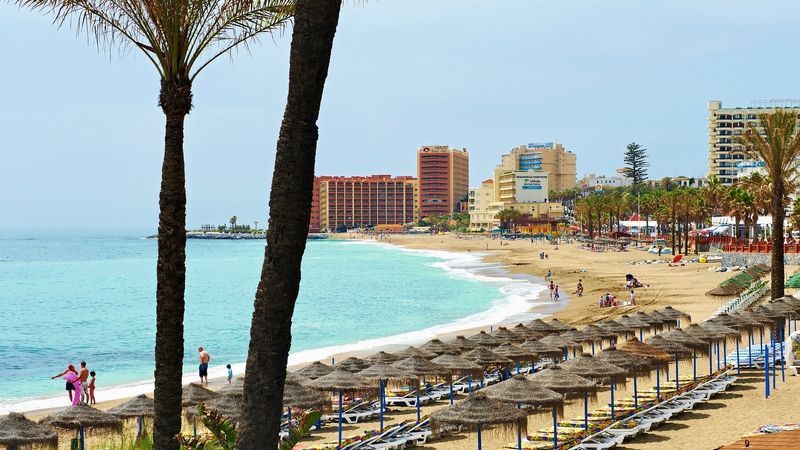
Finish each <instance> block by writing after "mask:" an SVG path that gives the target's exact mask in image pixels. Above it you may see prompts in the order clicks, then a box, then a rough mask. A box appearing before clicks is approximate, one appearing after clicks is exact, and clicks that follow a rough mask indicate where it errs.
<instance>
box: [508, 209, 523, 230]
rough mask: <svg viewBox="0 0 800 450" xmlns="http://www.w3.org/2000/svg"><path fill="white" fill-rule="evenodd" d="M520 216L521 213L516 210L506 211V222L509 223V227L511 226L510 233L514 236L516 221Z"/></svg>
mask: <svg viewBox="0 0 800 450" xmlns="http://www.w3.org/2000/svg"><path fill="white" fill-rule="evenodd" d="M521 215H522V213H521V212H519V210H518V209H511V210H509V211H508V220H509V222H511V225H512V226H513V230H512V231H513V232H514V234H516V233H517V221H518V220H519V216H521Z"/></svg>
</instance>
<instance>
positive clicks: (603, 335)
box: [580, 324, 617, 342]
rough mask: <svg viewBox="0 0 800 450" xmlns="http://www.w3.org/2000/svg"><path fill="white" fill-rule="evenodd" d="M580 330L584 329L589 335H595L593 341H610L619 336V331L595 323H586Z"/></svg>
mask: <svg viewBox="0 0 800 450" xmlns="http://www.w3.org/2000/svg"><path fill="white" fill-rule="evenodd" d="M580 331H583V332H584V333H586V334H588V335H589V336H594V338H595V339H594V341H592V342H602V341H610V340H614V339H616V338H617V333H615V332H613V331H611V330H608V329H605V328H601V327H598V326H597V325H595V324H591V325H586V326H585V327H583V328H582V329H581V330H580Z"/></svg>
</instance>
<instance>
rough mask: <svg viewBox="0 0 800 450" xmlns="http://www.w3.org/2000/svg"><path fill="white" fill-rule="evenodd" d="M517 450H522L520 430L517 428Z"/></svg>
mask: <svg viewBox="0 0 800 450" xmlns="http://www.w3.org/2000/svg"><path fill="white" fill-rule="evenodd" d="M517 409H519V403H517ZM517 450H522V430H520V429H519V427H517Z"/></svg>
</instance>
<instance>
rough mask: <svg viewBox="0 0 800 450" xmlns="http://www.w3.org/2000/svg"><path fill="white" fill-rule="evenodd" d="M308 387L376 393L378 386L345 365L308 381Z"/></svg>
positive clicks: (321, 389)
mask: <svg viewBox="0 0 800 450" xmlns="http://www.w3.org/2000/svg"><path fill="white" fill-rule="evenodd" d="M306 387H309V388H312V389H317V390H319V391H342V392H369V393H374V392H375V391H377V390H378V386H377V385H376V384H375V383H374V382H373V381H372V380H369V379H367V378H364V377H362V376H361V375H358V374H355V373H352V372H350V371H348V370H347V369H346V368H344V367H337V368H335V369H334V370H333V372H331V373H329V374H327V375H324V376H321V377H319V378H317V379H315V380H311V381H309V382H308V383H306Z"/></svg>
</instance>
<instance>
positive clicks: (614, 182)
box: [578, 169, 632, 190]
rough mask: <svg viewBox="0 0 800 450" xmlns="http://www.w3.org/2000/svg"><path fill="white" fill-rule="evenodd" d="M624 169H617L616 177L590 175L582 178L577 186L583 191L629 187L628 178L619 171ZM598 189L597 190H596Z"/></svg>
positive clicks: (629, 180) (629, 181)
mask: <svg viewBox="0 0 800 450" xmlns="http://www.w3.org/2000/svg"><path fill="white" fill-rule="evenodd" d="M622 170H624V169H617V173H616V175H613V176H610V177H607V176H605V175H595V174H593V173H590V174H589V176H588V177H586V176H584V177H583V179H581V180H580V181H579V182H578V184H579V185H580V186H581V187H582V188H583V189H594V190H602V189H603V188H606V187H609V188H620V187H626V186H630V185H631V183H632V181H631V179H630V178H626V177H625V176H623V175H622V174H621V173H620V171H622ZM598 187H599V189H598Z"/></svg>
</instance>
